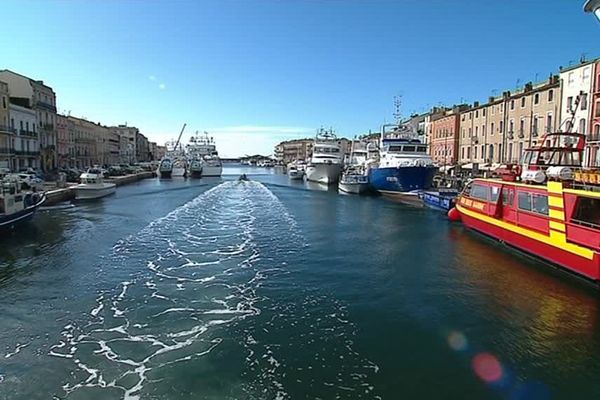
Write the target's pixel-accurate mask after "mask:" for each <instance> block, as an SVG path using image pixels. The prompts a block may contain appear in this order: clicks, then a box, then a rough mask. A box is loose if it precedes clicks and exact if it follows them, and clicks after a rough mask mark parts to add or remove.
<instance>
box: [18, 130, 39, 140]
mask: <svg viewBox="0 0 600 400" xmlns="http://www.w3.org/2000/svg"><path fill="white" fill-rule="evenodd" d="M19 135H20V136H29V137H33V138H37V137H38V135H37V132H33V131H26V130H25V129H19Z"/></svg>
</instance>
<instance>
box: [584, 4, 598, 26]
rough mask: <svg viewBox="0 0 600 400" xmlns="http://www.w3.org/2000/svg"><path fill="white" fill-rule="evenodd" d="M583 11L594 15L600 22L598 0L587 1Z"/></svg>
mask: <svg viewBox="0 0 600 400" xmlns="http://www.w3.org/2000/svg"><path fill="white" fill-rule="evenodd" d="M583 10H584V11H585V12H589V13H594V14H596V18H598V21H600V0H587V1H586V2H585V5H584V6H583Z"/></svg>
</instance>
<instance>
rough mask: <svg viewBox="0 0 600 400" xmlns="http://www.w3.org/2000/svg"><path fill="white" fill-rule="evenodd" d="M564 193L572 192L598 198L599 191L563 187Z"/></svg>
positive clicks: (599, 196) (599, 195)
mask: <svg viewBox="0 0 600 400" xmlns="http://www.w3.org/2000/svg"><path fill="white" fill-rule="evenodd" d="M565 193H572V194H576V195H577V196H583V197H594V198H596V199H598V198H600V192H592V191H591V190H577V189H565Z"/></svg>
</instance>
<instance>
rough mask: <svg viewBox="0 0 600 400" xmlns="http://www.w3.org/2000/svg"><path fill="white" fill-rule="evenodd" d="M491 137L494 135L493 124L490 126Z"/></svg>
mask: <svg viewBox="0 0 600 400" xmlns="http://www.w3.org/2000/svg"><path fill="white" fill-rule="evenodd" d="M490 128H491V129H490V135H493V134H494V123H493V122H492V125H491V126H490Z"/></svg>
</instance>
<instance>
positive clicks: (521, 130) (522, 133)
mask: <svg viewBox="0 0 600 400" xmlns="http://www.w3.org/2000/svg"><path fill="white" fill-rule="evenodd" d="M519 133H520V134H521V135H524V134H525V118H521V121H520V125H519Z"/></svg>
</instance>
